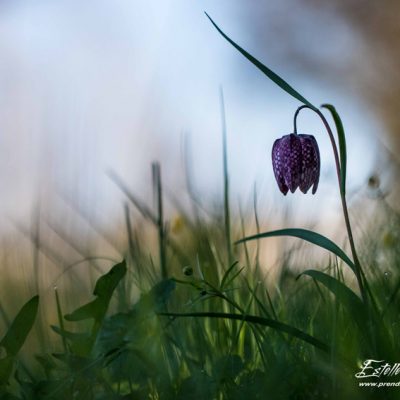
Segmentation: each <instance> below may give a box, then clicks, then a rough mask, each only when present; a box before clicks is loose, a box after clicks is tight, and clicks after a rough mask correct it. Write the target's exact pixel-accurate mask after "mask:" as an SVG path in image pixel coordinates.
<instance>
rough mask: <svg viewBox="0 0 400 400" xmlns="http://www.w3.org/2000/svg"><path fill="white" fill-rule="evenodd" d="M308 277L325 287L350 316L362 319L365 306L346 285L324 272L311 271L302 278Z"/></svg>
mask: <svg viewBox="0 0 400 400" xmlns="http://www.w3.org/2000/svg"><path fill="white" fill-rule="evenodd" d="M302 275H308V276H310V277H311V278H313V279H315V280H316V281H317V282H319V283H321V284H322V285H324V286H325V287H326V288H327V289H328V290H329V291H330V292H332V293H333V294H334V295H335V296H336V298H337V299H338V300H339V301H340V302H341V303H342V304H343V305H344V306H345V308H346V309H347V310H348V312H349V313H350V315H353V316H356V317H357V316H358V317H361V316H362V315H363V314H364V305H363V303H362V301H361V299H360V298H359V297H358V296H357V295H356V294H355V293H354V292H353V291H352V290H351V289H350V288H349V287H347V286H346V285H345V284H344V283H342V282H340V281H339V280H337V279H336V278H334V277H333V276H330V275H328V274H326V273H325V272H322V271H317V270H314V269H309V270H307V271H304V272H302V273H301V274H300V275H299V277H300V276H302Z"/></svg>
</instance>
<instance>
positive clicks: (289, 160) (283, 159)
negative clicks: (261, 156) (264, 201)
mask: <svg viewBox="0 0 400 400" xmlns="http://www.w3.org/2000/svg"><path fill="white" fill-rule="evenodd" d="M272 166H273V169H274V174H275V178H276V181H277V182H278V186H279V189H280V191H281V192H282V193H283V194H284V195H286V194H287V192H288V191H289V190H290V191H291V192H292V193H293V192H294V191H295V190H296V189H297V188H298V187H299V188H300V190H301V191H302V192H303V193H307V191H308V189H310V187H311V186H312V187H313V188H312V194H314V193H315V192H316V191H317V188H318V181H319V172H320V158H319V149H318V144H317V141H316V140H315V138H314V136H312V135H303V134H300V135H297V134H294V133H291V134H290V135H285V136H283V137H282V138H280V139H277V140H275V143H274V145H273V147H272Z"/></svg>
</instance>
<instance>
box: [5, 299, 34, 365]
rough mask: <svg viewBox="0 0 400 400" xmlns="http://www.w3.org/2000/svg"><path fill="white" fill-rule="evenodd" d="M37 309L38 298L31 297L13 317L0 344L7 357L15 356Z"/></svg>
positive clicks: (30, 327) (31, 324)
mask: <svg viewBox="0 0 400 400" xmlns="http://www.w3.org/2000/svg"><path fill="white" fill-rule="evenodd" d="M38 307H39V296H35V297H32V298H31V299H30V300H29V301H28V302H27V303H26V304H25V305H24V306H23V307H22V308H21V310H20V312H19V313H18V314H17V316H16V317H15V319H14V321H13V322H12V324H11V326H10V328H9V329H8V331H7V333H6V335H5V336H4V338H3V339H2V341H1V342H0V347H4V348H5V349H6V351H7V356H14V357H15V356H16V355H17V354H18V352H19V350H20V349H21V347H22V345H23V344H24V342H25V340H26V337H27V336H28V333H29V332H30V330H31V329H32V326H33V323H34V322H35V319H36V314H37V311H38Z"/></svg>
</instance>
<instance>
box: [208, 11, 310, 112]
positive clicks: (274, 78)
mask: <svg viewBox="0 0 400 400" xmlns="http://www.w3.org/2000/svg"><path fill="white" fill-rule="evenodd" d="M205 14H206V16H207V18H208V19H209V20H210V21H211V23H212V24H213V25H214V27H215V29H216V30H217V31H218V32H219V33H220V34H221V35H222V36H223V37H224V38H225V39H226V40H227V41H228V42H229V43H230V44H231V45H232V46H233V47H235V49H236V50H238V51H239V52H240V53H242V54H243V55H244V56H245V57H246V58H247V59H248V60H249V61H250V62H251V63H252V64H253V65H255V66H256V67H257V68H258V69H259V70H260V71H261V72H263V73H264V74H265V75H266V76H267V77H268V78H269V79H271V80H272V81H273V82H274V83H275V84H276V85H278V86H279V87H280V88H281V89H283V90H284V91H285V92H286V93H288V94H290V95H291V96H293V97H294V98H295V99H297V100H299V101H300V102H301V103H303V104H306V105H307V106H309V107H311V108H312V109H313V110H316V109H317V108H316V107H315V106H313V105H312V104H311V103H310V102H309V101H308V100H307V99H305V98H304V97H303V96H302V95H301V94H300V93H299V92H298V91H297V90H295V89H294V88H292V87H291V86H290V85H289V84H288V83H287V82H286V81H284V80H283V79H282V78H281V77H280V76H279V75H277V74H276V73H275V72H274V71H272V70H271V69H269V68H268V67H266V66H265V65H264V64H262V63H261V62H260V61H258V60H257V59H256V58H255V57H253V56H252V55H251V54H249V53H248V52H247V51H246V50H244V49H242V48H241V47H240V46H239V45H237V44H236V43H235V42H234V41H233V40H232V39H230V38H229V37H228V36H227V35H225V33H224V32H222V30H221V29H220V28H219V27H218V26H217V24H216V23H215V22H214V21H213V20H212V19H211V17H210V16H209V15H208V14H207V13H205Z"/></svg>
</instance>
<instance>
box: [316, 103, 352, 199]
mask: <svg viewBox="0 0 400 400" xmlns="http://www.w3.org/2000/svg"><path fill="white" fill-rule="evenodd" d="M321 107H324V108H327V109H328V110H329V111H330V112H331V114H332V118H333V121H334V122H335V126H336V131H337V135H338V139H339V154H340V191H341V193H342V194H343V196H344V195H345V194H346V168H347V149H346V135H345V133H344V128H343V123H342V120H341V119H340V116H339V114H338V112H337V111H336V109H335V107H334V106H333V105H332V104H322V106H321Z"/></svg>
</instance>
